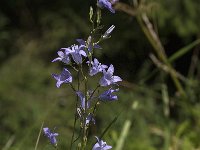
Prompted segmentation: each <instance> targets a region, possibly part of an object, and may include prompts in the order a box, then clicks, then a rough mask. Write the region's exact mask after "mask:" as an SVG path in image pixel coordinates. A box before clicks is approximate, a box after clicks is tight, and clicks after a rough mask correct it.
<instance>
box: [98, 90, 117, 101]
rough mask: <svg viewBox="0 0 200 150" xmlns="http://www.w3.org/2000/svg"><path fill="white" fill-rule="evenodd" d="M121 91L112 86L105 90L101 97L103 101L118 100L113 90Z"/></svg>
mask: <svg viewBox="0 0 200 150" xmlns="http://www.w3.org/2000/svg"><path fill="white" fill-rule="evenodd" d="M117 91H119V89H112V88H110V89H109V90H106V91H105V92H103V93H102V94H101V95H100V96H99V99H100V100H102V101H115V100H117V99H118V98H117V96H116V95H112V93H113V92H117Z"/></svg>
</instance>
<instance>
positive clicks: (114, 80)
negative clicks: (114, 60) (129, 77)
mask: <svg viewBox="0 0 200 150" xmlns="http://www.w3.org/2000/svg"><path fill="white" fill-rule="evenodd" d="M119 81H122V79H121V78H120V77H119V76H112V82H113V83H115V82H119Z"/></svg>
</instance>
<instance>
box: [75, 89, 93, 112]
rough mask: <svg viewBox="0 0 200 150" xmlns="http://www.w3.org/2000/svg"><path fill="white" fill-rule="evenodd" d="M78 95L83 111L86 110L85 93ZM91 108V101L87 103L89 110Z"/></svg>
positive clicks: (78, 93)
mask: <svg viewBox="0 0 200 150" xmlns="http://www.w3.org/2000/svg"><path fill="white" fill-rule="evenodd" d="M76 94H77V95H78V97H79V98H80V101H81V107H82V109H85V96H84V95H83V93H82V92H81V91H77V92H76ZM89 107H90V103H89V101H87V108H89Z"/></svg>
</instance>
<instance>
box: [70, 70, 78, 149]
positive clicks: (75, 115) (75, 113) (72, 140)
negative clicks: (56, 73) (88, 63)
mask: <svg viewBox="0 0 200 150" xmlns="http://www.w3.org/2000/svg"><path fill="white" fill-rule="evenodd" d="M77 77H78V87H77V89H78V91H79V88H80V71H79V70H78V73H77ZM70 85H71V88H72V89H73V91H74V92H76V89H75V88H74V87H73V85H72V84H70ZM77 108H78V95H77V96H76V107H75V112H74V117H75V118H74V125H73V133H72V138H71V144H70V150H71V149H72V145H73V143H74V134H75V127H76V121H77Z"/></svg>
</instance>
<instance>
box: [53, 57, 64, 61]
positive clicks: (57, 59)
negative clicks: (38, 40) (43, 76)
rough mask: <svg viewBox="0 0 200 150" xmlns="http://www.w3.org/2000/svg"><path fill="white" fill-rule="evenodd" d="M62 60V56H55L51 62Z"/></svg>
mask: <svg viewBox="0 0 200 150" xmlns="http://www.w3.org/2000/svg"><path fill="white" fill-rule="evenodd" d="M61 60H62V58H60V57H57V58H55V59H54V60H52V61H51V62H55V61H61Z"/></svg>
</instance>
